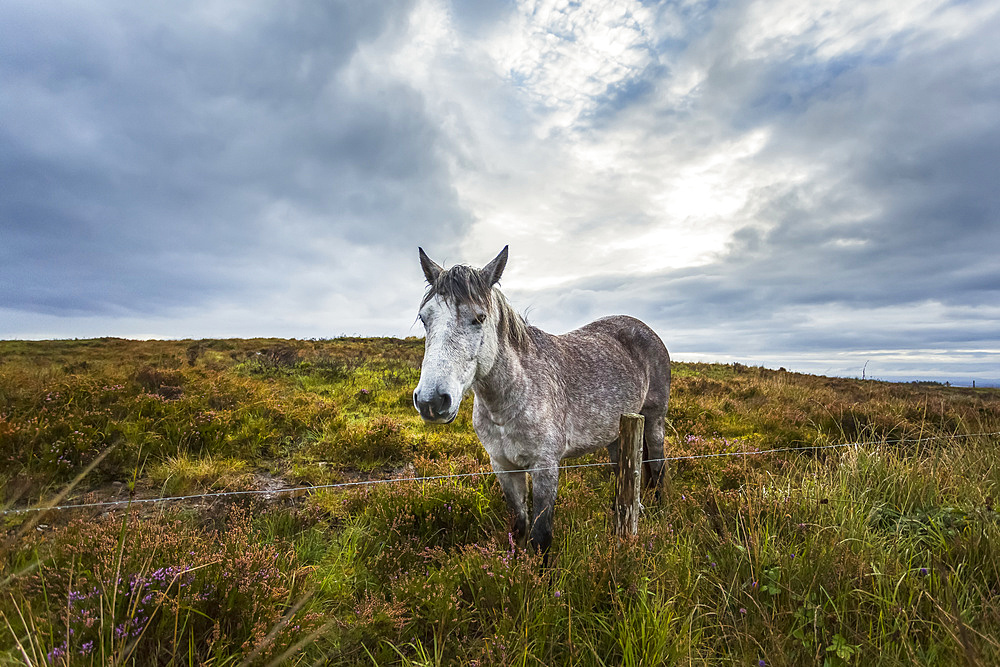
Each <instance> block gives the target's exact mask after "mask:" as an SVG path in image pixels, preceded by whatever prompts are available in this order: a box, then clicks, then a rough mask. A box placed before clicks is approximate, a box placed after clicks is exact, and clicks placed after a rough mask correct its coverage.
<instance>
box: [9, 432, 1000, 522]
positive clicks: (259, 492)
mask: <svg viewBox="0 0 1000 667" xmlns="http://www.w3.org/2000/svg"><path fill="white" fill-rule="evenodd" d="M997 435H1000V431H993V432H988V433H963V434H952V435H934V436H926V437H921V438H905V439H900V440H881V441H868V442H864V441H857V442H841V443H835V444H831V445H813V446H809V447H778V448H775V449H760V450H748V451H739V452H716V453H713V454H691V455H685V456H665V457H662V458H655V459H645V460H643V461H642V462H643V463H659V462H663V463H669V462H670V461H686V460H693V459H711V458H721V457H727V456H758V455H762V454H776V453H780V452H805V451H820V450H826V449H839V448H844V447H860V446H861V445H871V444H875V445H899V444H907V443H909V444H916V443H921V442H929V441H932V440H958V439H961V438H975V437H990V436H997ZM614 465H616V464H614V463H612V462H611V461H602V462H599V463H576V464H570V465H556V466H542V467H535V468H521V469H516V470H481V471H477V472H464V473H455V474H451V475H428V476H421V477H385V478H381V479H366V480H357V481H353V482H337V483H334V484H317V485H315V486H298V487H289V488H281V489H247V490H243V491H216V492H211V493H195V494H192V495H184V496H162V497H157V498H129V499H126V500H107V501H101V502H93V503H70V504H65V505H41V506H38V507H22V508H13V509H6V510H3V511H2V512H0V516H5V515H12V514H26V513H30V512H50V511H59V510H73V509H88V508H111V507H120V506H122V505H140V504H153V503H168V502H176V501H183V500H203V499H209V498H224V497H232V496H270V497H274V496H284V495H295V494H306V493H312V492H314V491H321V490H323V489H343V488H349V487H356V486H374V485H378V484H393V483H401V482H435V481H441V480H445V479H463V478H470V477H486V476H491V475H501V474H518V473H529V474H530V473H534V472H540V471H543V470H573V469H577V468H601V467H608V466H614Z"/></svg>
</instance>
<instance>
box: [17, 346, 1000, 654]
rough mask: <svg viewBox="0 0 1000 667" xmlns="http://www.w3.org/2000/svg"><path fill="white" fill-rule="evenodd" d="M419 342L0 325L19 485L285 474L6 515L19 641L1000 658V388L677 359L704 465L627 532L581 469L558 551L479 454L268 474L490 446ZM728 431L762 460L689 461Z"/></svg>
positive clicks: (110, 488)
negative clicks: (430, 370) (147, 335)
mask: <svg viewBox="0 0 1000 667" xmlns="http://www.w3.org/2000/svg"><path fill="white" fill-rule="evenodd" d="M421 355H422V341H421V340H418V339H405V340H398V339H348V338H344V339H333V340H320V341H295V340H272V339H267V340H265V339H258V340H218V341H143V342H140V341H125V340H117V339H100V340H89V341H47V342H24V341H8V342H0V459H2V461H3V465H2V466H0V482H2V484H3V491H2V493H3V501H4V506H5V507H10V508H20V507H26V506H31V505H37V504H39V503H42V502H47V501H49V500H51V499H52V498H54V497H56V496H57V495H65V498H64V500H63V502H64V503H75V502H95V501H104V500H121V501H128V499H129V498H133V499H135V498H148V497H155V496H164V495H180V494H199V493H206V492H209V493H211V492H220V491H239V490H249V489H269V490H271V491H272V493H271V494H269V495H263V494H261V495H259V496H232V497H209V498H201V499H197V500H191V501H181V502H171V503H165V504H159V505H140V504H132V505H128V504H127V502H126V504H123V505H120V506H116V507H114V508H106V509H101V508H95V509H78V510H66V511H60V512H48V513H45V514H44V515H43V514H37V513H36V514H8V515H6V516H5V517H4V520H5V526H4V529H5V536H4V541H3V547H2V551H0V581H2V582H3V583H2V590H0V612H2V614H3V623H2V624H0V637H2V639H0V656H2V657H3V660H4V662H5V663H12V664H20V663H29V664H70V665H77V664H86V665H90V664H137V665H144V664H191V665H194V664H233V665H239V664H261V665H266V664H344V665H354V664H367V665H371V664H402V665H411V664H413V665H415V664H421V665H423V664H479V665H487V664H489V665H528V664H532V665H534V664H546V665H547V664H580V665H591V664H593V665H604V664H607V665H611V664H614V665H620V664H643V665H646V664H673V663H675V662H679V661H682V660H683V661H685V662H688V663H690V664H705V665H710V664H745V665H757V664H760V661H763V662H764V664H766V665H800V664H827V665H876V664H884V665H894V664H912V663H914V662H918V663H926V664H941V665H950V664H965V663H968V664H983V665H985V664H995V663H997V662H998V661H1000V642H998V641H997V639H996V637H998V636H1000V603H998V602H997V600H998V599H1000V598H998V594H1000V565H998V563H1000V553H998V551H1000V547H998V546H997V545H998V544H1000V542H998V537H1000V534H998V533H1000V514H998V513H997V512H996V510H995V502H996V498H997V497H998V490H1000V465H998V463H1000V461H998V458H1000V455H998V453H997V452H998V447H997V444H998V442H1000V437H998V436H997V435H981V434H991V433H993V432H995V431H1000V391H998V390H994V389H967V388H957V387H948V386H943V385H935V384H891V383H883V382H878V381H873V380H857V379H843V378H825V377H818V376H808V375H801V374H795V373H789V372H785V371H772V370H767V369H762V368H755V367H746V366H740V365H719V364H683V363H679V364H676V365H675V369H674V385H673V391H672V398H671V406H670V412H669V415H668V425H667V426H668V428H667V449H668V455H669V456H675V457H682V456H686V457H692V458H685V459H680V460H676V461H672V462H671V463H670V465H669V470H670V479H669V481H668V486H667V489H666V492H665V493H664V498H663V499H662V501H661V502H659V503H656V502H655V501H654V499H653V498H652V497H649V498H646V499H645V504H646V511H645V514H644V515H643V517H642V519H641V520H640V534H639V536H638V537H637V538H635V539H633V540H628V541H618V540H614V539H612V537H611V530H610V525H609V512H608V506H609V503H610V499H611V485H612V482H611V479H610V477H609V472H608V469H607V468H606V467H604V466H596V465H595V466H594V467H586V468H576V469H572V470H568V471H565V472H564V473H563V475H562V477H561V480H560V490H559V494H560V495H559V501H558V504H557V510H556V519H555V520H556V542H555V543H554V545H553V555H552V559H551V563H550V567H548V568H542V567H541V562H540V560H539V559H538V558H536V557H534V556H531V555H529V554H525V553H522V552H520V551H518V550H517V549H515V548H513V546H512V545H511V544H510V540H509V538H508V535H507V524H506V515H505V507H504V503H503V500H502V497H501V492H500V488H499V485H498V484H497V483H496V481H495V480H494V479H493V478H492V477H490V476H489V475H477V476H467V477H460V478H454V479H445V480H437V481H426V482H413V481H406V482H396V483H392V484H380V485H373V486H351V487H332V488H323V489H320V490H317V491H315V492H312V493H301V492H296V493H293V494H281V493H274V492H275V491H280V489H282V488H289V487H303V486H325V485H331V484H337V483H343V482H353V481H359V480H365V479H385V478H393V477H399V478H402V477H415V476H435V475H451V474H465V473H478V472H482V471H486V470H488V465H487V461H486V457H485V454H484V452H483V451H482V448H481V446H480V445H479V443H478V441H477V440H476V438H475V434H474V433H473V431H472V427H471V422H470V419H471V412H470V405H468V404H467V405H464V406H463V408H462V411H461V413H460V415H459V418H458V419H457V420H456V422H455V423H453V424H451V425H449V426H445V427H428V426H425V425H424V424H423V423H422V422H421V421H420V419H419V417H418V416H417V415H416V413H415V411H414V410H413V408H412V405H411V402H410V400H411V399H410V395H411V392H412V390H413V387H414V386H415V385H416V382H417V379H418V377H419V364H420V359H421ZM846 443H860V444H858V445H856V446H855V445H851V446H843V447H832V445H843V444H846ZM815 447H823V449H800V448H815ZM770 450H782V451H770ZM732 452H760V453H757V454H754V455H752V456H722V457H711V458H694V457H699V456H705V455H710V454H720V453H732ZM601 461H602V459H601V457H598V456H592V457H586V458H584V459H578V460H573V461H568V463H571V464H573V463H595V464H596V463H600V462H601ZM82 473H85V474H82Z"/></svg>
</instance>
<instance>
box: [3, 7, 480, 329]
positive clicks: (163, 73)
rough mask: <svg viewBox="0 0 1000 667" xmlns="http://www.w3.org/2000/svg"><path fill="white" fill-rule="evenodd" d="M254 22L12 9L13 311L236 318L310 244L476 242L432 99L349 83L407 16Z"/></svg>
mask: <svg viewBox="0 0 1000 667" xmlns="http://www.w3.org/2000/svg"><path fill="white" fill-rule="evenodd" d="M244 5H245V3H234V5H233V6H232V7H230V8H225V7H223V6H222V5H220V4H206V5H199V4H197V3H191V4H184V5H181V4H172V5H169V6H162V7H158V8H155V9H150V8H141V9H140V8H137V7H135V6H134V5H132V4H130V3H120V4H112V3H98V4H97V5H90V4H80V5H73V4H49V3H13V4H11V3H6V4H4V5H3V7H2V8H0V25H3V26H4V28H3V31H4V34H3V39H0V82H2V88H3V90H4V95H3V100H2V101H0V182H2V183H3V187H2V188H0V226H2V236H3V238H2V243H0V283H2V284H3V285H4V289H2V290H0V307H5V308H13V309H20V310H32V311H37V312H48V313H54V314H65V315H70V314H79V313H106V314H112V315H113V314H117V313H121V312H123V311H142V312H159V311H162V310H163V309H164V308H167V307H170V306H172V305H177V304H191V303H192V302H198V301H200V300H203V299H208V298H212V297H222V296H223V295H225V296H226V298H235V299H239V298H241V297H240V293H241V292H243V293H246V292H251V293H252V292H255V291H258V290H261V289H264V286H263V285H262V283H263V282H264V280H265V278H263V277H261V276H262V275H264V274H266V272H267V270H268V267H269V266H270V265H272V264H275V263H280V262H281V261H283V260H285V259H288V258H291V257H294V256H296V255H303V256H309V255H310V254H312V255H313V257H312V259H313V260H315V259H317V258H316V257H315V255H316V254H317V253H318V252H319V251H318V250H317V251H313V250H312V247H313V246H314V245H315V246H317V247H320V246H322V245H323V244H324V242H326V244H335V243H336V242H337V241H338V240H339V239H343V240H346V241H348V242H350V243H354V244H360V245H379V246H384V247H387V248H392V247H410V246H415V245H416V244H417V242H418V240H421V241H424V242H427V239H435V238H439V237H443V236H446V235H455V234H456V233H457V232H459V231H460V230H461V229H462V227H463V226H464V225H465V224H467V222H468V219H467V216H466V215H465V214H464V213H463V212H462V211H461V210H460V208H459V207H458V205H457V203H456V197H455V193H454V192H453V190H452V188H451V186H450V184H449V181H448V174H447V169H446V167H445V164H444V161H443V156H442V153H441V150H440V149H439V148H438V143H439V133H438V130H437V129H436V126H435V124H434V123H433V122H432V121H431V120H430V119H429V118H428V117H427V115H426V113H425V112H424V104H423V100H422V97H421V95H420V93H419V92H417V91H415V90H413V89H412V88H410V87H409V86H407V85H405V84H402V83H399V82H396V81H393V80H391V79H388V78H383V77H381V76H380V73H379V72H371V71H366V70H365V68H364V67H354V68H353V69H351V68H352V58H354V57H355V56H356V54H357V53H358V49H359V47H363V46H364V45H365V44H367V43H370V42H371V40H374V39H376V38H378V37H380V36H382V35H384V34H386V33H387V32H391V31H394V30H398V29H399V27H400V25H404V24H405V20H406V16H407V13H408V11H409V10H410V5H409V3H407V2H394V3H388V2H387V3H353V2H338V3H322V4H320V5H316V4H313V3H292V4H283V5H280V6H277V5H276V6H273V7H268V8H265V7H264V6H262V5H256V4H255V5H252V6H244ZM214 10H219V15H218V16H213V15H211V14H210V13H209V12H210V11H214ZM348 70H350V72H348ZM290 221H293V222H294V224H286V223H289V222H290ZM325 261H326V262H327V263H334V262H336V261H338V258H337V257H335V256H334V257H326V258H325ZM248 267H249V268H251V269H253V268H256V270H257V272H258V277H257V278H255V276H254V271H250V272H249V274H248V273H247V272H245V271H244V269H246V268H248ZM260 272H263V274H261V273H260ZM244 296H245V294H244Z"/></svg>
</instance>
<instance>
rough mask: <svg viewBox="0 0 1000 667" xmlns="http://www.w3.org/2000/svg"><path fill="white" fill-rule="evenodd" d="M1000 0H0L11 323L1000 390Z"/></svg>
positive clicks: (2, 291)
mask: <svg viewBox="0 0 1000 667" xmlns="http://www.w3.org/2000/svg"><path fill="white" fill-rule="evenodd" d="M997 35H1000V4H998V3H996V2H995V1H994V0H969V1H963V2H943V1H936V0H930V1H927V2H922V1H917V0H912V1H911V0H868V1H865V2H834V1H830V0H815V1H812V2H801V0H767V1H756V0H733V1H725V0H707V1H699V0H695V1H680V2H661V3H656V2H640V1H638V0H609V1H607V2H601V1H598V0H594V1H584V2H566V1H562V0H558V1H546V0H537V1H527V0H525V1H522V0H516V1H515V0H502V1H500V0H496V1H494V0H453V1H452V2H447V1H446V0H398V1H397V0H382V1H379V2H356V1H355V0H349V1H342V2H341V1H336V0H335V1H332V2H329V1H328V2H320V3H317V2H305V1H300V0H284V1H283V2H264V1H261V2H253V3H248V2H244V1H242V0H197V1H185V0H178V1H177V2H170V3H153V4H152V5H149V4H145V3H135V2H133V1H132V0H101V2H93V1H92V0H85V1H61V0H53V1H52V2H44V3H42V2H37V0H5V1H4V2H3V3H0V338H3V339H38V338H89V337H97V336H119V337H128V338H220V337H270V336H278V337H288V338H329V337H335V336H340V335H365V336H373V335H383V336H412V335H416V336H419V335H422V330H421V328H420V325H419V323H417V322H416V320H415V316H416V310H417V305H418V303H419V300H420V297H421V295H422V293H423V291H424V288H425V285H424V279H423V276H422V273H421V271H420V267H419V264H418V262H417V247H418V246H422V247H423V248H424V249H425V250H426V251H427V253H428V254H429V255H430V256H431V257H432V258H433V259H435V260H436V261H437V262H438V263H441V264H444V265H446V266H447V265H451V264H455V263H468V264H472V265H474V266H483V265H485V264H486V263H487V262H488V261H489V260H490V259H492V258H493V257H494V256H495V255H496V254H497V253H498V252H499V251H500V249H501V248H502V247H503V246H504V245H508V244H509V246H510V260H509V262H508V265H507V270H506V273H505V274H504V277H503V280H502V283H501V284H502V288H503V290H504V292H505V294H506V295H507V296H508V299H509V300H510V301H511V302H512V304H513V305H514V306H515V307H516V308H517V309H518V310H520V311H521V312H523V313H525V314H526V316H527V318H528V320H529V322H531V323H532V324H535V325H536V326H539V327H541V328H543V329H545V330H547V331H551V332H553V333H562V332H565V331H568V330H570V329H573V328H575V327H578V326H581V325H583V324H585V323H586V322H588V321H590V320H592V319H595V318H597V317H600V316H602V315H609V314H616V313H626V314H631V315H635V316H637V317H640V318H642V319H643V320H645V321H646V322H648V323H649V324H650V325H651V326H653V327H654V328H655V329H656V330H657V331H658V332H659V334H660V335H661V337H662V338H663V339H664V341H665V342H666V344H667V347H668V348H669V349H670V351H671V354H672V356H673V357H674V358H675V359H679V360H686V361H721V362H732V361H739V362H742V363H749V364H758V365H764V366H768V367H773V368H777V367H786V368H788V369H790V370H797V371H802V372H810V373H820V374H825V375H843V376H849V377H861V376H862V375H863V374H864V376H865V377H869V378H882V379H902V380H914V379H927V380H938V381H950V382H954V383H960V384H969V383H970V382H971V381H972V380H977V381H978V382H979V384H980V385H982V384H986V383H991V382H992V383H1000V261H997V254H998V251H1000V187H998V184H1000V40H998V39H997Z"/></svg>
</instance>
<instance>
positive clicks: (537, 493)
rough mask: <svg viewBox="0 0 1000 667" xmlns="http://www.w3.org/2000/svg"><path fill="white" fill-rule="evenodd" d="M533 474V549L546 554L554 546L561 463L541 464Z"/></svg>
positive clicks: (546, 557)
mask: <svg viewBox="0 0 1000 667" xmlns="http://www.w3.org/2000/svg"><path fill="white" fill-rule="evenodd" d="M538 467H539V468H540V469H539V470H535V471H534V472H532V473H531V509H532V520H531V547H532V548H533V549H534V550H536V551H538V552H540V553H542V554H546V556H545V559H546V561H548V555H547V553H548V550H549V546H551V544H552V519H553V514H554V512H555V509H556V490H557V489H558V488H559V461H549V462H547V463H540V464H539V466H538Z"/></svg>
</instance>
